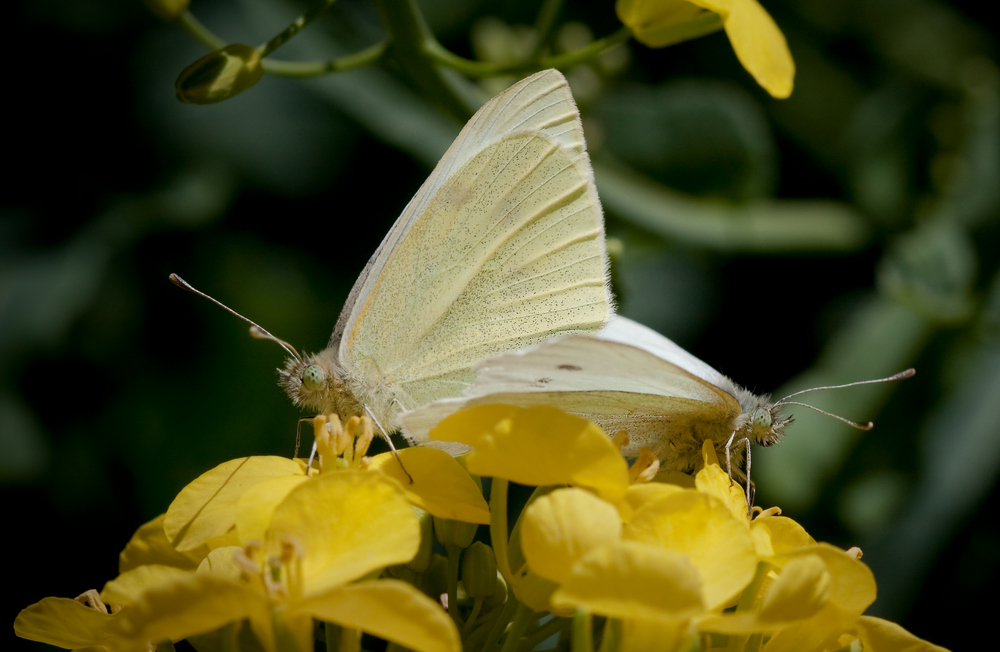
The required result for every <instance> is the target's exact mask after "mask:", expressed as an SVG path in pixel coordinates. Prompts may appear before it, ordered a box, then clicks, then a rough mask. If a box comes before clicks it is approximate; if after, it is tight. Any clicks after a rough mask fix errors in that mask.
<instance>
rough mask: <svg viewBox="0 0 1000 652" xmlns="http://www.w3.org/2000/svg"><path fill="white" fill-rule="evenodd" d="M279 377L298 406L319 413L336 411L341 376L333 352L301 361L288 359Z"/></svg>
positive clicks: (329, 350) (324, 352) (304, 357)
mask: <svg viewBox="0 0 1000 652" xmlns="http://www.w3.org/2000/svg"><path fill="white" fill-rule="evenodd" d="M328 352H329V353H328ZM278 377H279V383H280V384H281V386H282V387H283V388H284V390H285V393H286V394H288V397H289V398H291V399H292V402H293V403H295V405H297V406H299V407H303V408H311V409H314V410H316V411H318V412H327V411H330V410H332V409H334V408H335V405H334V403H335V400H333V399H332V397H333V396H335V395H336V393H337V387H339V386H340V374H338V373H337V366H336V364H335V363H334V360H333V355H332V350H331V349H327V350H326V351H323V352H321V353H317V354H314V355H306V356H303V357H302V358H288V361H287V362H286V363H285V368H284V369H279V370H278Z"/></svg>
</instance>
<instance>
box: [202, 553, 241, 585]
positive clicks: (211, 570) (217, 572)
mask: <svg viewBox="0 0 1000 652" xmlns="http://www.w3.org/2000/svg"><path fill="white" fill-rule="evenodd" d="M242 551H243V549H242V548H240V547H238V546H227V547H225V548H216V549H215V550H213V551H212V552H210V553H208V556H207V557H205V559H203V560H202V562H201V564H200V565H199V566H198V570H197V571H196V572H197V573H198V574H200V575H212V576H213V577H219V578H222V579H227V580H229V581H230V582H239V581H240V578H241V577H242V576H243V567H242V566H240V565H239V564H237V563H236V555H237V554H239V553H241V552H242Z"/></svg>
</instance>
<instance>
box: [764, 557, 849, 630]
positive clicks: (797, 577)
mask: <svg viewBox="0 0 1000 652" xmlns="http://www.w3.org/2000/svg"><path fill="white" fill-rule="evenodd" d="M832 585H833V578H832V577H831V576H830V571H828V570H827V568H826V564H824V563H823V560H822V559H821V558H820V557H819V556H818V555H803V556H801V557H796V558H795V559H792V560H791V561H789V562H788V563H787V564H785V565H784V566H783V567H782V569H781V573H779V574H778V579H776V580H775V581H774V582H772V583H771V584H770V586H768V588H767V591H766V592H765V593H764V597H763V599H762V601H761V605H760V614H759V618H760V619H761V620H769V621H772V622H783V621H795V620H802V619H805V618H809V617H810V616H812V615H814V614H815V613H816V612H818V611H819V610H820V609H822V608H823V606H824V605H825V604H826V602H827V600H829V598H830V593H831V591H832Z"/></svg>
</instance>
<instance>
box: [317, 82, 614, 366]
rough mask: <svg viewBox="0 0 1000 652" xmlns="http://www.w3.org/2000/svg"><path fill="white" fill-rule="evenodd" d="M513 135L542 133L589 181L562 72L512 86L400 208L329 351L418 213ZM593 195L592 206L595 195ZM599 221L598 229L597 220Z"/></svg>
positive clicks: (348, 303)
mask: <svg viewBox="0 0 1000 652" xmlns="http://www.w3.org/2000/svg"><path fill="white" fill-rule="evenodd" d="M519 132H524V133H539V134H542V135H543V136H544V137H546V138H548V139H550V140H552V141H553V142H555V143H557V144H558V145H559V146H560V147H562V148H565V149H566V150H567V151H569V152H572V153H573V154H574V156H576V157H580V158H582V159H583V163H584V166H585V168H586V171H587V173H588V174H589V177H590V178H591V181H592V177H593V174H592V173H591V172H590V164H589V161H588V160H587V156H586V146H585V145H584V139H583V126H582V125H581V124H580V116H579V112H578V111H577V108H576V103H575V102H574V101H573V96H572V94H571V93H570V91H569V86H568V85H567V84H566V78H565V77H563V76H562V73H560V72H559V71H557V70H544V71H542V72H539V73H536V74H534V75H532V76H531V77H527V78H525V79H523V80H521V81H520V82H518V83H516V84H514V85H513V86H511V87H510V88H508V89H507V90H506V91H504V92H502V93H500V94H499V95H497V96H496V97H494V98H493V99H491V100H490V101H488V102H487V103H486V104H484V105H483V106H482V107H481V108H480V109H479V111H477V112H476V114H475V115H474V116H473V117H472V118H471V119H470V120H469V122H468V123H466V125H465V127H464V128H463V129H462V131H461V132H460V133H459V135H458V137H457V138H456V139H455V141H454V142H453V143H452V144H451V146H450V147H449V148H448V150H447V151H446V152H445V153H444V156H442V157H441V160H440V161H439V162H438V164H437V166H435V168H434V171H433V172H431V175H430V176H429V177H428V178H427V180H426V181H425V182H424V184H423V185H422V186H421V187H420V190H418V191H417V194H416V195H414V196H413V199H411V200H410V202H409V204H407V206H406V208H404V209H403V213H402V214H401V215H400V217H399V219H397V220H396V222H395V224H393V226H392V228H391V229H390V230H389V233H387V234H386V236H385V238H384V239H383V240H382V243H381V244H380V245H379V247H378V249H376V250H375V253H374V254H373V255H372V257H371V259H370V260H369V261H368V263H367V264H366V265H365V268H364V270H363V271H362V272H361V274H360V275H359V276H358V280H357V281H355V283H354V287H353V288H352V289H351V292H350V294H349V295H348V298H347V301H346V302H345V304H344V308H343V310H342V311H341V313H340V317H339V319H338V320H337V325H336V327H335V328H334V330H333V335H332V336H331V337H330V343H329V345H328V346H329V347H339V346H340V343H341V341H342V339H343V334H344V332H346V331H348V330H351V327H353V325H354V323H355V322H356V321H357V319H358V312H359V310H360V309H361V306H360V305H359V298H360V297H364V296H367V295H368V294H369V292H370V291H371V285H372V284H373V283H374V282H375V280H376V279H377V278H378V277H379V276H380V274H381V272H382V269H383V267H384V265H385V263H386V260H387V259H388V258H389V256H390V254H392V252H393V250H394V248H395V247H396V245H397V243H398V242H399V240H400V239H402V238H403V236H404V235H406V234H407V232H408V231H409V230H410V227H411V225H412V223H413V222H414V221H416V220H417V219H419V218H420V217H421V216H422V215H423V214H424V212H425V211H426V209H427V207H428V205H429V204H430V203H431V202H432V201H433V200H434V198H435V197H436V196H437V194H438V192H439V190H440V189H441V187H442V186H443V184H444V183H445V181H446V180H447V179H449V178H450V177H452V175H454V174H455V172H456V171H458V170H459V169H460V168H461V167H462V166H463V165H465V163H467V162H468V160H469V159H470V158H472V157H474V156H475V155H476V154H478V153H479V152H480V151H481V150H482V149H483V148H484V147H485V146H486V145H488V144H491V143H495V142H498V141H499V140H501V139H502V138H504V137H505V136H507V135H509V134H513V133H519ZM591 185H592V183H591ZM593 194H594V201H595V202H596V201H597V193H596V190H594V191H593ZM598 205H599V204H598ZM600 219H601V220H602V223H601V224H602V228H603V217H601V218H600Z"/></svg>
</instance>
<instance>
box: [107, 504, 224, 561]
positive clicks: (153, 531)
mask: <svg viewBox="0 0 1000 652" xmlns="http://www.w3.org/2000/svg"><path fill="white" fill-rule="evenodd" d="M165 517H166V514H160V515H159V516H157V517H156V518H154V519H153V520H152V521H150V522H148V523H146V524H145V525H142V526H141V527H140V528H139V529H138V530H136V531H135V534H133V535H132V538H131V539H129V542H128V543H127V544H126V545H125V549H124V550H122V552H121V554H120V555H119V556H118V572H119V573H124V572H125V571H127V570H131V569H133V568H136V567H138V566H145V565H147V564H159V565H163V566H176V567H177V568H183V569H185V570H194V569H195V568H197V567H198V563H199V562H200V561H201V560H202V559H203V558H204V557H205V555H207V554H208V550H209V547H208V546H207V545H206V546H200V547H198V548H195V549H193V550H184V551H181V550H177V549H176V548H174V547H173V545H171V543H170V541H169V540H168V539H167V535H166V533H165V532H164V531H163V521H164V519H165Z"/></svg>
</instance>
